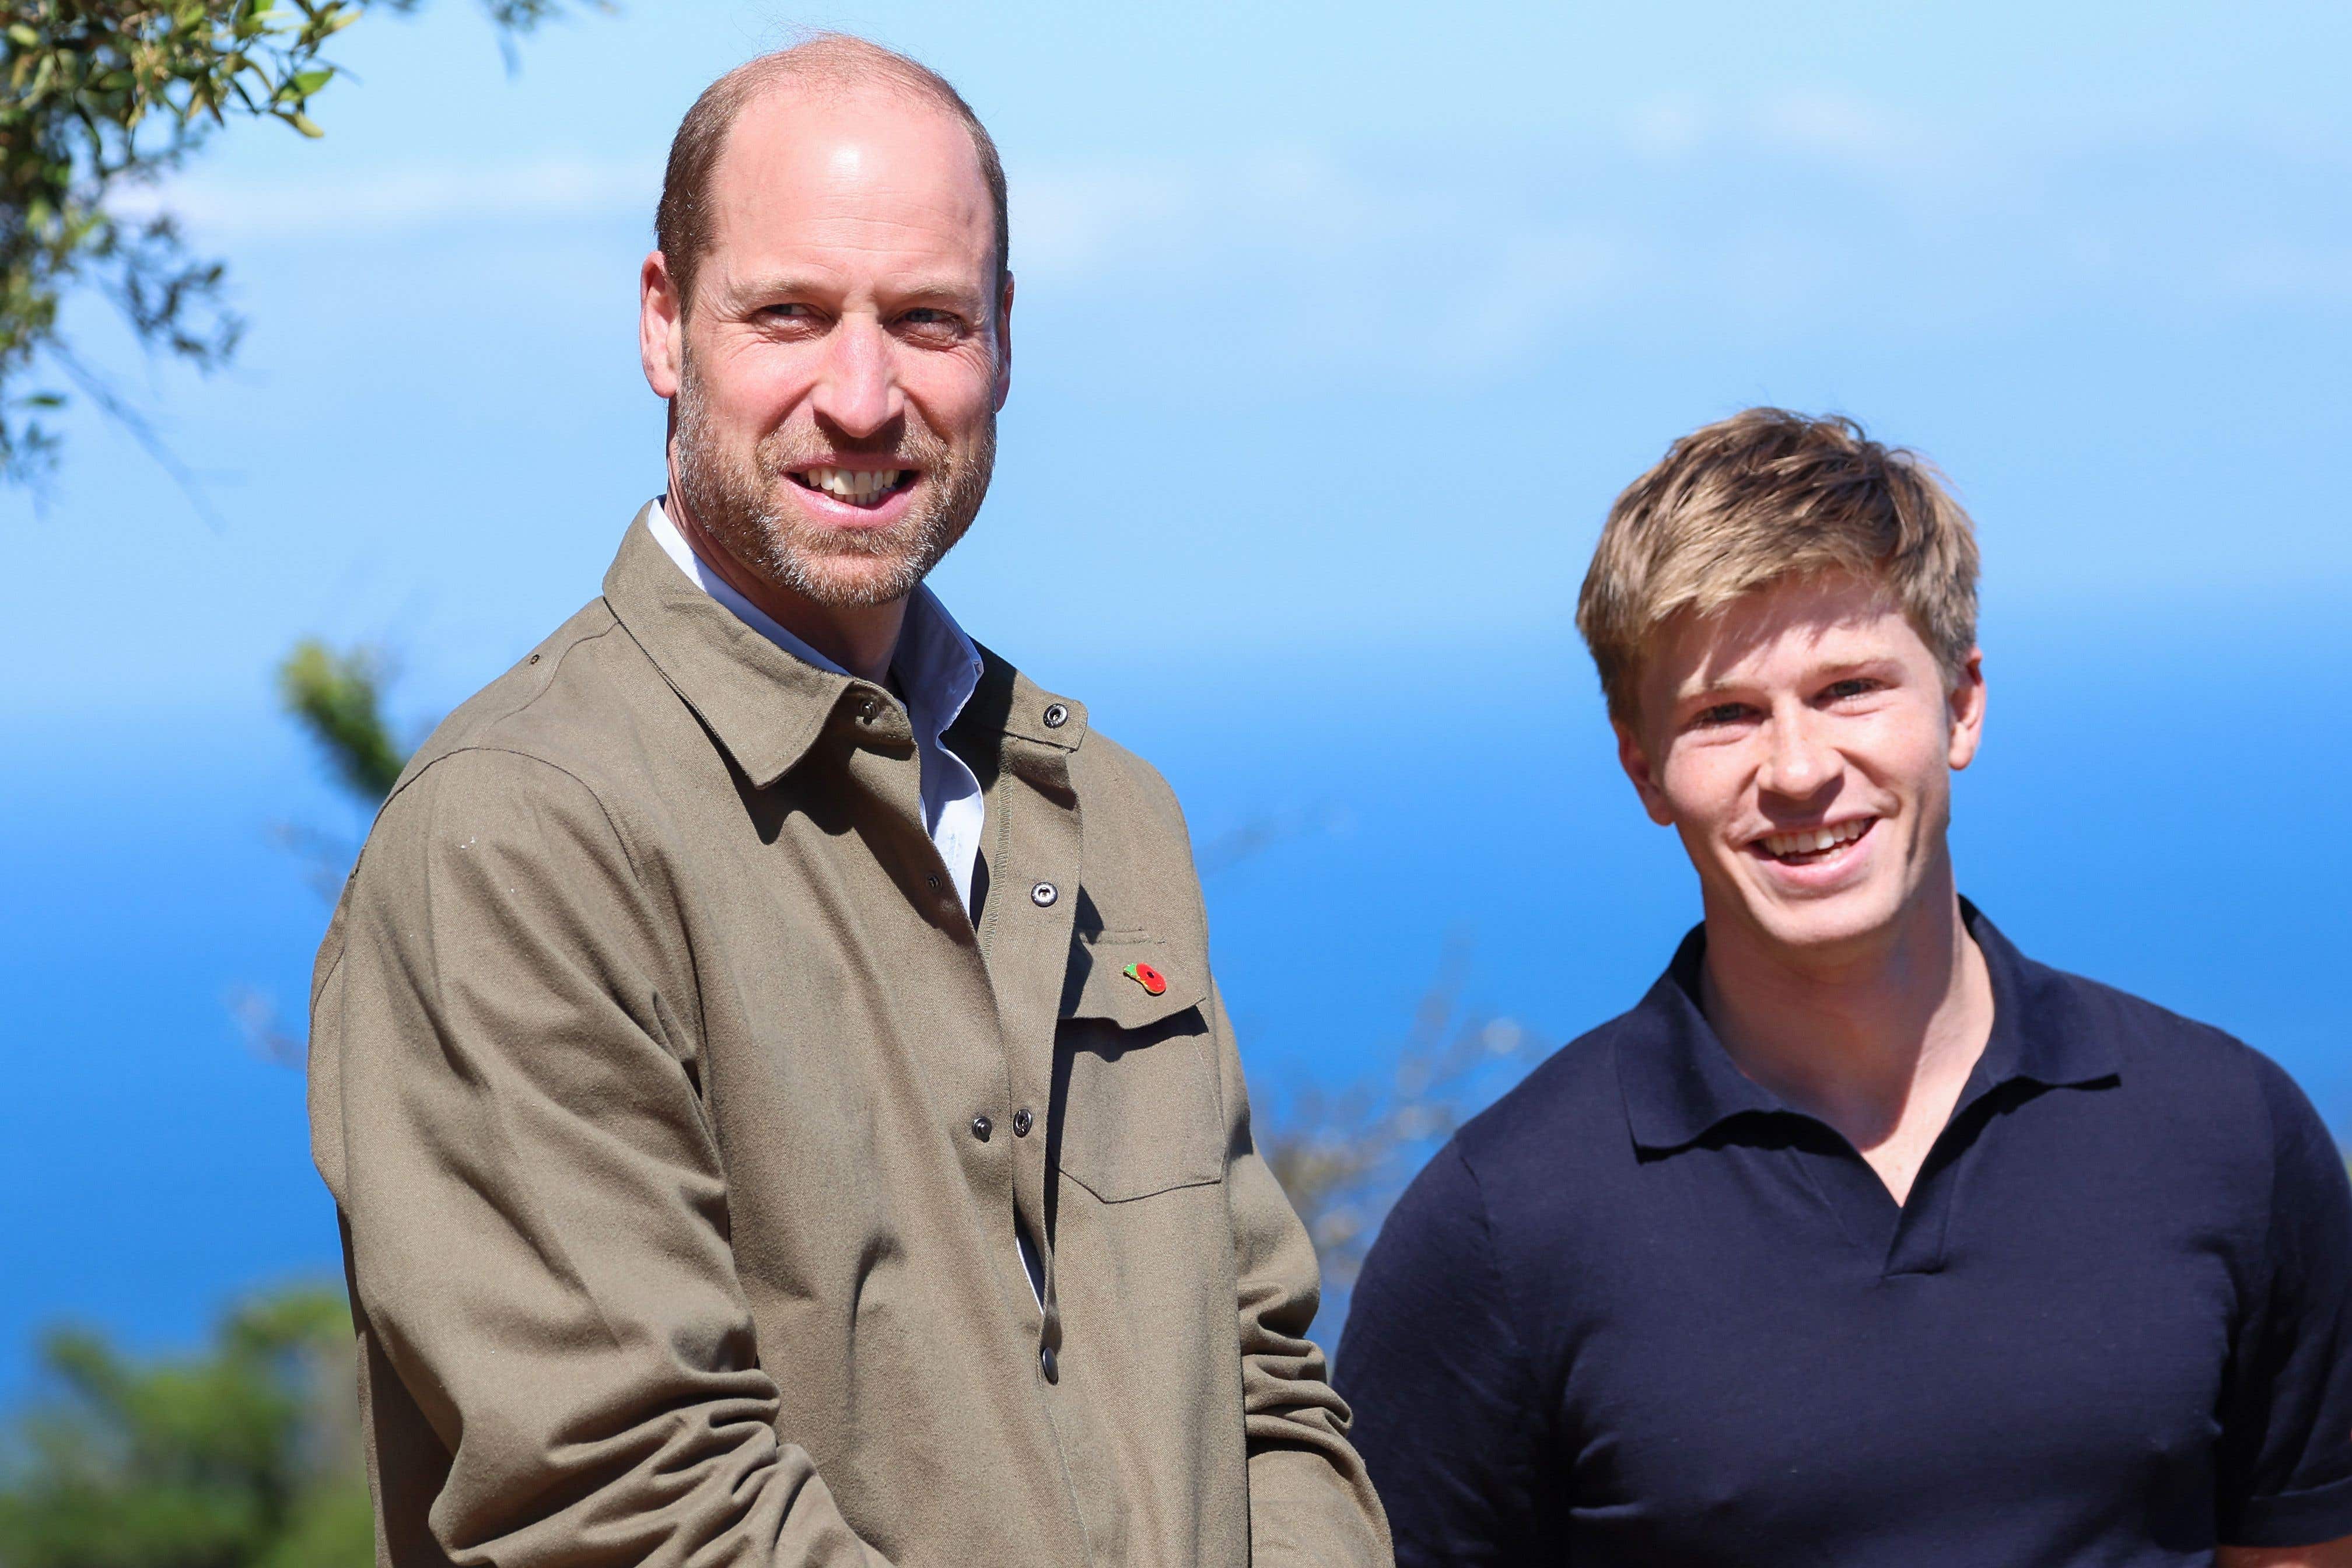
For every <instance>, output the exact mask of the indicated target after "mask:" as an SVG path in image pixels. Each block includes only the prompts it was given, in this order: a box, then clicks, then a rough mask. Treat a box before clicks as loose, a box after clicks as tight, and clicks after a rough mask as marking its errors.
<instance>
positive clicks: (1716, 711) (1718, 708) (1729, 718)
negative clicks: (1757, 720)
mask: <svg viewBox="0 0 2352 1568" xmlns="http://www.w3.org/2000/svg"><path fill="white" fill-rule="evenodd" d="M1747 712H1748V704H1747V703H1745V702H1718V703H1717V704H1716V705H1715V706H1714V707H1712V708H1702V709H1700V710H1698V711H1697V712H1696V713H1695V714H1693V715H1691V727H1692V728H1693V729H1695V730H1705V729H1712V728H1714V727H1715V726H1717V725H1718V724H1737V723H1738V722H1739V721H1740V719H1741V718H1742V717H1744V716H1745V715H1746V713H1747Z"/></svg>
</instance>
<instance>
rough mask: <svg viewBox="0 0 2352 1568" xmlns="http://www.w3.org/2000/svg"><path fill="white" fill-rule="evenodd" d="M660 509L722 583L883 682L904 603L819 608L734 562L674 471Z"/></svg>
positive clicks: (839, 660) (828, 653)
mask: <svg viewBox="0 0 2352 1568" xmlns="http://www.w3.org/2000/svg"><path fill="white" fill-rule="evenodd" d="M662 504H663V508H664V510H667V512H668V513H669V517H670V521H671V522H673V523H675V524H676V525H677V531H678V533H679V534H680V535H681V536H682V537H684V539H685V540H686V542H687V546H688V548H689V549H691V550H692V551H693V552H694V553H695V556H696V558H697V559H698V560H699V561H700V562H701V563H703V564H704V565H706V566H708V567H709V568H710V569H711V570H712V571H713V572H715V573H717V574H719V577H720V578H721V579H722V580H724V581H725V582H726V584H727V585H728V586H729V587H730V588H732V589H734V590H735V591H736V592H737V593H739V594H740V595H743V596H744V597H745V598H746V599H749V600H751V603H752V604H754V605H758V606H759V608H760V609H761V611H762V612H764V613H765V614H766V615H768V616H771V617H772V618H773V619H774V621H775V623H776V624H777V625H778V626H782V627H783V628H784V629H785V630H786V631H788V632H790V633H792V634H793V636H794V637H798V638H800V639H801V640H802V641H803V642H804V643H806V644H808V645H809V647H813V648H814V649H816V651H817V652H819V653H821V654H823V655H824V657H825V658H829V659H831V660H833V661H834V663H835V664H837V665H839V666H841V668H844V669H845V670H847V671H849V673H850V674H852V675H855V676H857V677H859V678H860V679H866V680H870V681H872V682H874V683H875V684H876V685H877V686H880V685H885V684H887V681H888V679H889V674H890V660H891V658H892V656H893V655H895V654H896V653H897V652H898V634H899V631H900V630H901V629H902V628H903V627H904V626H905V625H906V622H907V601H906V600H905V599H903V598H898V599H893V600H891V601H890V602H889V603H887V604H883V605H823V604H819V603H817V602H816V601H815V600H814V599H811V598H810V597H808V596H807V595H804V594H798V593H794V592H793V590H791V589H790V588H787V587H784V586H783V585H782V584H778V583H772V582H770V581H769V580H768V579H767V578H765V577H763V576H761V574H759V573H756V572H754V571H752V570H751V568H750V567H749V566H746V565H745V564H744V563H742V562H740V561H739V560H737V559H736V558H735V556H734V554H733V552H730V551H729V550H728V548H727V547H726V546H725V545H724V544H722V543H721V542H719V540H718V538H717V537H716V536H714V535H713V534H712V533H711V532H710V531H709V530H708V529H706V528H704V527H703V526H702V522H701V520H700V519H698V518H697V517H696V516H695V515H694V511H693V509H692V508H690V507H688V505H687V504H686V500H685V497H684V496H683V495H682V494H681V493H680V492H679V489H678V485H677V473H676V471H675V469H673V470H672V472H671V475H670V486H669V494H668V495H667V496H666V497H664V498H663V503H662Z"/></svg>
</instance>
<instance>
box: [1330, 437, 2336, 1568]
mask: <svg viewBox="0 0 2352 1568" xmlns="http://www.w3.org/2000/svg"><path fill="white" fill-rule="evenodd" d="M1976 574H1977V549H1976V543H1975V541H1974V539H1973V537H1972V534H1971V530H1970V527H1969V521H1968V519H1967V517H1966V516H1965V515H1964V514H1963V513H1962V512H1961V511H1960V510H1959V508H1958V506H1957V505H1956V504H1954V502H1953V501H1952V500H1951V499H1950V498H1949V497H1948V495H1946V494H1945V493H1944V491H1943V490H1942V489H1941V488H1940V487H1939V486H1938V485H1937V481H1936V479H1935V478H1934V476H1933V475H1932V474H1931V473H1930V472H1929V471H1928V470H1927V468H1926V467H1925V466H1924V465H1923V464H1921V463H1920V462H1918V461H1917V460H1916V459H1915V458H1912V457H1910V456H1909V455H1907V454H1906V453H1903V452H1901V451H1896V450H1890V449H1888V448H1886V447H1882V446H1880V445H1879V444H1877V443H1875V442H1873V441H1870V440H1868V439H1866V438H1865V437H1864V435H1863V433H1862V431H1861V430H1860V429H1859V428H1858V427H1857V426H1853V424H1851V423H1850V422H1847V421H1844V420H1839V419H1808V418H1802V417H1799V416H1794V415H1790V414H1787V413H1783V412H1780V411H1779V410H1774V409H1756V410H1751V411H1749V412H1748V413H1746V414H1742V415H1740V416H1738V417H1736V418H1733V419H1730V420H1727V421H1725V422H1723V423H1721V424H1718V425H1714V426H1708V427H1707V428H1706V429H1703V430H1700V431H1697V432H1696V433H1695V434H1693V435H1691V436H1689V437H1685V438H1684V439H1683V440H1681V441H1679V442H1677V443H1675V446H1674V447H1672V448H1671V449H1670V450H1669V451H1668V453H1667V454H1666V457H1665V458H1664V461H1663V462H1661V463H1660V464H1659V465H1658V466H1657V467H1656V468H1653V469H1652V470H1651V471H1650V472H1649V473H1648V474H1646V475H1644V476H1643V478H1642V479H1639V480H1637V481H1636V482H1635V483H1634V484H1633V487H1632V488H1631V489H1627V490H1626V491H1625V493H1624V494H1623V495H1622V496H1621V497H1620V498H1619V499H1618V501H1617V503H1616V506H1615V507H1614V509H1613V510H1612V511H1611V513H1610V517H1609V521H1608V524H1607V526H1606V528H1605V529H1604V531H1603V532H1602V535H1601V542H1600V546H1599V549H1598V550H1597V551H1596V552H1595V554H1594V557H1593V562H1592V567H1591V574H1590V575H1589V576H1588V577H1587V579H1586V582H1585V584H1584V591H1583V596H1582V600H1581V602H1580V605H1579V608H1578V625H1579V626H1580V628H1581V629H1582V631H1583V633H1584V635H1585V637H1586V639H1587V642H1588V643H1589V645H1590V646H1591V650H1592V654H1593V658H1594V661H1595V662H1596V663H1597V664H1598V665H1599V667H1600V671H1601V684H1602V687H1603V689H1604V690H1605V692H1606V694H1607V697H1608V703H1609V711H1610V715H1611V718H1612V722H1613V724H1614V726H1615V729H1616V732H1617V740H1618V750H1619V755H1620V758H1621V760H1622V763H1623V766H1624V769H1625V773H1626V774H1627V776H1628V777H1629V778H1630V779H1631V780H1632V781H1633V787H1634V790H1635V792H1636V794H1637V795H1639V796H1640V798H1641V801H1642V804H1643V807H1644V808H1645V809H1646V810H1647V811H1648V813H1649V815H1650V816H1651V818H1652V820H1653V821H1655V822H1657V823H1659V824H1662V825H1664V826H1672V827H1673V828H1674V829H1675V831H1676V833H1677V834H1678V835H1679V836H1680V837H1681V839H1682V843H1683V847H1684V848H1685V851H1686V852H1687V854H1688V855H1689V857H1690V860H1691V864H1692V867H1693V868H1694V869H1695V870H1696V872H1697V873H1698V883H1699V891H1700V898H1701V903H1702V907H1703V910H1704V913H1705V920H1704V922H1703V923H1702V924H1701V925H1700V926H1699V927H1698V929H1696V930H1695V931H1692V932H1691V933H1690V935H1689V936H1688V937H1687V938H1686V939H1685V941H1684V942H1683V944H1682V946H1681V949H1680V951H1679V952H1676V953H1675V957H1674V961H1673V963H1671V964H1670V965H1669V967H1668V969H1667V971H1666V973H1665V974H1664V976H1663V977H1662V978H1661V979H1660V980H1659V981H1658V982H1657V984H1655V985H1654V987H1653V988H1652V989H1651V991H1650V993H1649V994H1648V995H1647V996H1646V997H1644V998H1643V1001H1642V1003H1641V1004H1640V1005H1638V1006H1636V1007H1635V1008H1634V1009H1633V1011H1631V1012H1629V1013H1627V1014H1625V1015H1623V1016H1621V1017H1619V1018H1617V1019H1615V1020H1613V1021H1612V1022H1611V1023H1609V1024H1606V1025H1604V1026H1601V1028H1599V1029H1597V1030H1595V1031H1593V1032H1592V1033H1591V1034H1590V1035H1588V1036H1586V1037H1583V1038H1582V1039H1580V1040H1578V1041H1576V1042H1575V1043H1574V1044H1572V1045H1570V1046H1569V1047H1567V1048H1565V1049H1564V1050H1562V1051H1561V1052H1559V1054H1558V1055H1557V1056H1555V1057H1554V1058H1552V1059H1551V1060H1550V1061H1549V1062H1547V1063H1546V1064H1545V1065H1544V1066H1543V1067H1542V1068H1538V1070H1537V1072H1536V1073H1535V1074H1533V1075H1532V1076H1531V1077H1530V1078H1529V1079H1528V1081H1527V1082H1526V1083H1525V1084H1524V1085H1522V1086H1521V1087H1520V1088H1518V1089H1516V1090H1515V1091H1513V1092H1512V1093H1511V1094H1510V1095H1508V1096H1507V1097H1506V1098H1505V1099H1504V1100H1502V1101H1501V1102H1500V1103H1499V1104H1497V1105H1496V1107H1495V1108H1494V1109H1493V1110H1490V1111H1488V1112H1487V1113H1486V1114H1485V1115H1483V1116H1481V1117H1479V1118H1477V1119H1476V1120H1475V1121H1473V1122H1471V1123H1470V1124H1469V1125H1468V1126H1467V1127H1465V1129H1464V1130H1463V1131H1462V1132H1461V1134H1460V1135H1459V1136H1458V1137H1456V1138H1455V1139H1454V1141H1453V1142H1451V1143H1450V1144H1449V1145H1448V1146H1447V1147H1446V1148H1445V1149H1444V1151H1442V1152H1440V1153H1439V1155H1438V1156H1437V1158H1436V1159H1435V1160H1434V1161H1433V1162H1432V1163H1431V1165H1430V1166H1429V1168H1428V1169H1427V1170H1426V1171H1424V1172H1423V1173H1422V1175H1421V1176H1420V1178H1419V1179H1418V1180H1417V1181H1416V1182H1415V1183H1414V1184H1413V1186H1412V1190H1411V1191H1410V1192H1409V1193H1408V1194H1406V1196H1405V1197H1404V1199H1403V1201H1402V1203H1401V1204H1400V1205H1398V1208H1397V1210H1396V1212H1395V1214H1394V1215H1392V1216H1391V1219H1390V1221H1389V1223H1388V1226H1387V1227H1386V1229H1385V1230H1384V1232H1383V1234H1382V1236H1381V1239H1380V1242H1379V1244H1378V1246H1377V1247H1375V1248H1374V1250H1373V1253H1372V1255H1371V1258H1370V1261H1369V1263H1368V1265H1367V1267H1366V1268H1365V1271H1364V1275H1363V1278H1362V1280H1361V1281H1360V1285H1359V1287H1358V1289H1357V1291H1356V1295H1355V1300H1354V1308H1353V1311H1352V1313H1351V1315H1350V1317H1349V1321H1348V1327H1347V1331H1346V1334H1345V1336H1344V1337H1343V1339H1342V1342H1341V1343H1342V1347H1343V1348H1342V1362H1341V1369H1340V1370H1341V1377H1340V1386H1341V1387H1342V1389H1343V1390H1344V1391H1345V1392H1346V1393H1347V1394H1348V1395H1349V1399H1350V1400H1351V1402H1352V1403H1353V1404H1354V1405H1355V1408H1356V1411H1357V1415H1358V1423H1357V1427H1356V1438H1357V1442H1358V1445H1359V1447H1360V1449H1361V1451H1362V1452H1363V1454H1364V1457H1365V1459H1366V1461H1367V1463H1368V1464H1369V1465H1370V1468H1371V1473H1372V1477H1373V1480H1374V1482H1375V1483H1376V1484H1377V1485H1378V1486H1379V1488H1380V1489H1381V1496H1382V1499H1383V1500H1384V1501H1385V1503H1386V1505H1387V1507H1388V1510H1389V1517H1390V1521H1391V1526H1392V1528H1393V1529H1394V1531H1395V1534H1396V1543H1397V1549H1398V1560H1399V1562H1400V1563H1404V1564H1423V1563H1447V1564H1461V1563H1497V1564H1506V1563H1507V1564H1535V1563H1575V1564H1577V1565H1578V1568H1616V1565H1621V1564H1622V1565H1629V1568H1630V1565H1633V1564H1644V1565H1649V1564H1659V1563H1674V1564H1676V1565H1678V1568H1704V1565H1710V1564H1739V1565H1741V1568H1774V1565H1777V1564H1784V1563H1785V1564H1796V1563H1806V1564H1837V1565H1840V1568H1855V1565H1862V1564H1886V1565H1889V1568H1893V1565H1897V1564H1899V1565H1901V1568H1923V1565H1933V1564H1963V1563H1965V1564H1972V1565H1977V1564H1980V1565H1983V1568H2021V1565H2025V1564H2035V1565H2041V1564H2059V1563H2101V1564H2118V1565H2122V1564H2130V1565H2154V1564H2181V1563H2215V1562H2219V1563H2223V1564H2226V1565H2231V1568H2250V1565H2252V1564H2269V1565H2284V1564H2325V1565H2331V1568H2334V1565H2341V1564H2345V1563H2352V1542H2347V1540H2345V1539H2343V1538H2345V1537H2346V1536H2347V1533H2352V1194H2347V1187H2346V1182H2345V1174H2344V1169H2343V1166H2342V1164H2341V1163H2340V1162H2339V1159H2338V1156H2337V1153H2336V1149H2335V1147H2334V1145H2333V1143H2332V1142H2331V1141H2330V1139H2329V1138H2328V1136H2327V1133H2326V1130H2325V1129H2324V1128H2323V1127H2322V1126H2321V1124H2320V1122H2319V1119H2318V1118H2317V1116H2316V1115H2315V1114H2314V1112H2313V1110H2312V1108H2311V1106H2310V1105H2309V1103H2308V1102H2307V1101H2306V1100H2305V1099H2304V1097H2303V1095H2302V1094H2301V1093H2300V1092H2298V1091H2297V1090H2296V1089H2295V1088H2294V1085H2293V1083H2291V1082H2290V1081H2289V1080H2288V1079H2287V1078H2286V1076H2285V1075H2284V1073H2283V1072H2281V1071H2280V1070H2279V1069H2278V1068H2276V1067H2274V1066H2273V1065H2272V1064H2271V1063H2270V1062H2269V1061H2268V1060H2266V1059H2265V1058H2263V1057H2261V1056H2260V1055H2258V1054H2257V1053H2255V1052H2254V1051H2252V1050H2251V1049H2249V1048H2248V1047H2245V1046H2242V1045H2241V1044H2239V1043H2238V1042H2237V1041H2235V1040H2232V1039H2231V1038H2229V1037H2226V1036H2224V1035H2222V1034H2221V1033H2219V1032H2217V1031H2215V1030H2213V1029H2210V1028H2207V1027H2205V1026H2202V1025H2199V1024H2195V1023H2192V1022H2190V1021H2189V1020H2187V1019H2184V1018H2180V1017H2178V1016H2174V1015H2172V1014H2169V1013H2167V1012H2164V1011H2163V1010H2161V1009H2159V1008H2158V1007H2155V1006H2152V1005H2149V1004H2147V1003H2146V1002H2142V1001H2139V1000H2137V998H2134V997H2131V996H2127V995H2125V994H2121V993H2119V992H2116V991H2113V990H2110V989H2108V988H2106V987H2105V986H2102V985H2098V984H2094V983H2092V982H2090V981H2087V980H2083V979H2079V978H2076V977H2074V976H2073V975H2069V974H2064V973H2059V972H2057V971H2054V970H2052V969H2048V968H2045V967H2043V966H2042V965H2040V964H2038V963H2033V962H2032V960H2030V959H2028V958H2026V957H2024V956H2023V955H2022V954H2021V953H2020V952H2018V951H2017V950H2016V949H2015V948H2014V947H2012V946H2011V944H2010V943H2009V942H2007V941H2006V940H2005V939H2004V938H2003V937H2002V936H2001V934H2000V931H1998V930H1996V929H1995V928H1994V926H1993V924H1992V922H1991V921H1990V920H1989V919H1987V918H1986V916H1985V915H1984V914H1983V913H1981V912H1980V911H1979V910H1976V909H1975V908H1974V907H1973V906H1972V905H1970V904H1969V903H1968V902H1967V901H1966V900H1962V899H1961V898H1960V897H1959V896H1958V891H1957V889H1956V886H1955V882H1954V874H1953V868H1952V861H1951V855H1950V850H1949V847H1948V841H1947V828H1948V823H1949V821H1950V816H1951V777H1952V774H1953V773H1955V772H1956V771H1958V769H1961V768H1964V767H1966V766H1967V765H1968V763H1969V760H1970V758H1971V757H1972V756H1974V754H1975V752H1976V750H1977V745H1978V742H1979V736H1980V734H1981V731H1982V728H1983V723H1984V713H1985V681H1984V676H1983V669H1982V663H1981V656H1980V654H1979V650H1978V647H1977V646H1976ZM2311 1542H2322V1543H2329V1542H2332V1544H2319V1545H2311V1544H2307V1543H2311Z"/></svg>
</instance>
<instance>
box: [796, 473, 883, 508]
mask: <svg viewBox="0 0 2352 1568" xmlns="http://www.w3.org/2000/svg"><path fill="white" fill-rule="evenodd" d="M904 472H905V470H904V469H900V468H810V469H808V470H806V471H805V472H804V473H803V474H802V475H801V478H802V479H803V481H804V482H805V483H806V484H807V485H808V487H809V489H814V490H823V491H824V493H825V494H827V495H829V496H832V497H834V498H835V499H836V500H845V501H847V502H849V503H850V504H851V505H852V506H866V505H870V504H871V503H873V502H874V501H876V500H880V499H881V498H882V497H883V496H885V495H887V494H888V493H889V492H890V491H892V490H894V489H898V479H899V477H900V476H901V475H902V474H903V473H904Z"/></svg>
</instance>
